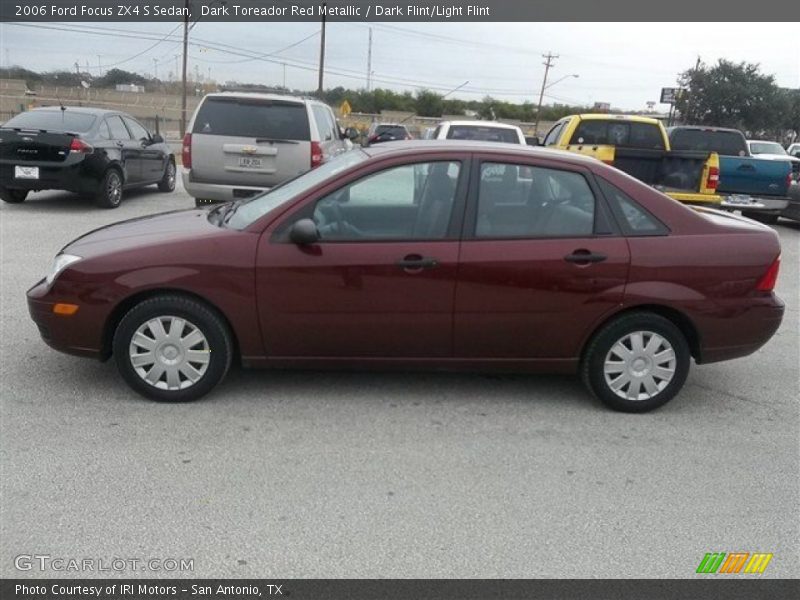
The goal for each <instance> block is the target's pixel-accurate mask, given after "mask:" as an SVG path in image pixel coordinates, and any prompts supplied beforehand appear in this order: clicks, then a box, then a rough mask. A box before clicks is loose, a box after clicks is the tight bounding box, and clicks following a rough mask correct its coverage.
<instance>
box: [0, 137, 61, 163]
mask: <svg viewBox="0 0 800 600" xmlns="http://www.w3.org/2000/svg"><path fill="white" fill-rule="evenodd" d="M74 137H75V135H73V134H70V133H60V132H50V131H27V130H21V129H2V130H0V139H2V142H0V160H2V161H5V162H14V163H19V164H22V165H24V164H36V163H53V162H57V163H58V162H64V160H65V159H66V158H67V156H69V147H70V144H71V143H72V140H73V138H74Z"/></svg>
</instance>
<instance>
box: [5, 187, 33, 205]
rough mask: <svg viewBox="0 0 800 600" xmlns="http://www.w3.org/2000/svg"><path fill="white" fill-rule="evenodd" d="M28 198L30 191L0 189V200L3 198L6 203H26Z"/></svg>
mask: <svg viewBox="0 0 800 600" xmlns="http://www.w3.org/2000/svg"><path fill="white" fill-rule="evenodd" d="M27 197H28V190H9V189H6V188H0V198H2V199H3V200H4V201H5V202H10V203H11V204H19V203H20V202H25V198H27Z"/></svg>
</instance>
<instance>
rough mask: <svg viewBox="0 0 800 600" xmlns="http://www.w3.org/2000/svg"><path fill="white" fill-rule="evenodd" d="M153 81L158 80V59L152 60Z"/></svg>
mask: <svg viewBox="0 0 800 600" xmlns="http://www.w3.org/2000/svg"><path fill="white" fill-rule="evenodd" d="M153 79H158V59H157V58H154V59H153Z"/></svg>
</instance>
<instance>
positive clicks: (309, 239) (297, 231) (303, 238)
mask: <svg viewBox="0 0 800 600" xmlns="http://www.w3.org/2000/svg"><path fill="white" fill-rule="evenodd" d="M289 239H290V240H292V243H294V244H298V245H300V246H307V245H308V244H315V243H316V242H318V241H319V230H318V229H317V224H316V223H314V221H312V220H311V219H300V220H299V221H297V223H295V224H294V225H292V229H291V230H290V231H289Z"/></svg>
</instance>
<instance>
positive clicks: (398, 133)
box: [375, 125, 408, 137]
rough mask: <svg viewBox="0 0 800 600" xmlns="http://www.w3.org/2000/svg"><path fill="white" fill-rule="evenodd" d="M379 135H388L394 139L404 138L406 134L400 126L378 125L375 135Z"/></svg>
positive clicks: (404, 129)
mask: <svg viewBox="0 0 800 600" xmlns="http://www.w3.org/2000/svg"><path fill="white" fill-rule="evenodd" d="M381 133H388V134H390V135H393V136H395V137H405V136H406V135H407V133H408V132H407V131H406V128H405V127H403V126H402V125H378V126H377V127H376V128H375V135H379V134H381Z"/></svg>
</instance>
